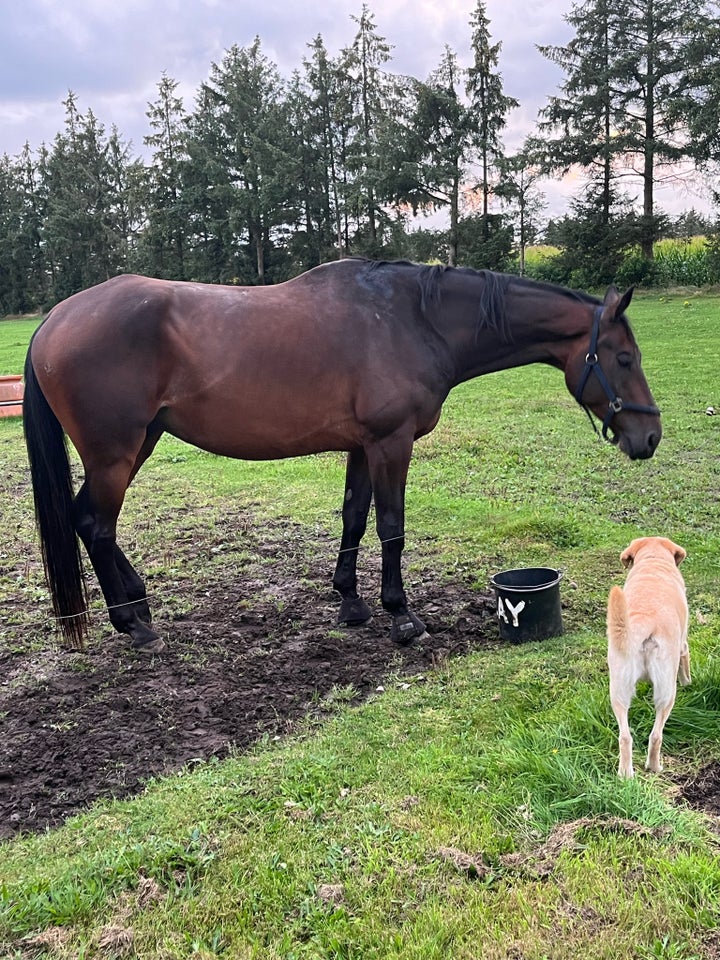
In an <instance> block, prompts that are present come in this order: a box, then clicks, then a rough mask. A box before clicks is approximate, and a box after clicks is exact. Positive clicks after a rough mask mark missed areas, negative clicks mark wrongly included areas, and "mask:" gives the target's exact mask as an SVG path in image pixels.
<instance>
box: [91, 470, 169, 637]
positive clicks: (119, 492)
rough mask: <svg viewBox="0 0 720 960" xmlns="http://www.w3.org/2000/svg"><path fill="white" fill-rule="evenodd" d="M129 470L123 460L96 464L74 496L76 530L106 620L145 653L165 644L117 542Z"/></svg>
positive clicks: (139, 583) (142, 587) (138, 578)
mask: <svg viewBox="0 0 720 960" xmlns="http://www.w3.org/2000/svg"><path fill="white" fill-rule="evenodd" d="M129 474H130V471H129V470H127V468H125V467H124V466H123V465H122V464H121V463H118V464H116V465H115V467H114V468H107V467H104V468H102V469H101V468H95V469H89V470H87V472H86V479H85V483H84V484H83V486H82V487H81V488H80V491H79V492H78V495H77V497H76V500H75V506H76V520H75V523H76V529H77V532H78V535H79V536H80V539H81V540H82V541H83V543H84V544H85V548H86V550H87V552H88V556H89V557H90V562H91V563H92V565H93V569H94V570H95V574H96V576H97V578H98V582H99V584H100V589H101V590H102V593H103V596H104V597H105V603H106V604H107V608H108V613H109V616H110V622H111V623H112V625H113V627H114V628H115V629H116V630H117V631H118V633H126V634H128V635H129V636H130V637H131V638H132V644H133V646H134V647H136V648H137V649H139V650H142V651H143V652H151V653H158V652H160V651H161V650H162V649H164V646H165V644H164V643H163V641H162V640H161V639H160V638H159V636H158V635H157V633H156V632H155V631H154V630H153V629H152V628H151V627H150V626H149V624H148V622H147V621H146V619H145V617H149V613H150V611H149V608H148V605H147V599H146V596H145V586H144V584H143V583H142V580H141V579H140V577H138V575H137V574H136V573H135V571H134V569H133V568H132V566H131V564H130V562H129V561H128V560H127V558H126V557H125V555H124V554H123V553H122V551H121V550H120V548H119V547H118V545H117V542H116V526H117V518H118V515H119V513H120V508H121V506H122V503H123V499H124V496H125V490H126V487H127V483H128V477H129Z"/></svg>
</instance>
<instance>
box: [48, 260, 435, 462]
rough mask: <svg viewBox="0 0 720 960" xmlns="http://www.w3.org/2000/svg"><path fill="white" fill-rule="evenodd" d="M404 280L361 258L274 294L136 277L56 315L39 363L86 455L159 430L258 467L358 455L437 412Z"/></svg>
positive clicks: (74, 300) (74, 301)
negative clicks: (260, 462) (121, 437)
mask: <svg viewBox="0 0 720 960" xmlns="http://www.w3.org/2000/svg"><path fill="white" fill-rule="evenodd" d="M391 280H392V278H391V277H390V276H389V275H388V274H387V273H386V274H383V273H382V272H381V271H375V272H373V271H372V270H371V269H370V268H369V267H368V266H367V265H365V264H362V263H359V262H354V261H344V262H340V263H336V264H332V265H326V266H323V267H319V268H316V269H315V270H312V271H309V272H308V273H306V274H303V275H301V276H300V277H298V278H295V279H294V280H290V281H288V282H287V283H284V284H278V285H276V286H272V287H234V286H220V285H207V284H196V283H184V282H177V281H165V280H156V279H150V278H146V277H139V276H131V275H125V276H122V277H117V278H115V279H113V280H109V281H107V282H106V283H103V284H100V285H98V286H96V287H92V288H90V289H88V290H86V291H83V292H82V293H79V294H76V295H75V296H73V297H71V298H69V299H68V300H66V301H64V302H63V303H61V304H59V305H58V306H57V307H55V308H54V309H53V310H52V311H51V313H50V314H49V316H48V318H47V320H46V322H45V324H44V325H43V326H42V327H41V328H40V330H39V331H38V334H37V337H36V342H35V343H34V344H33V346H32V360H33V365H34V368H35V370H36V373H37V375H38V380H39V381H40V384H41V387H42V389H43V391H44V392H45V394H46V396H47V397H48V400H49V402H50V404H51V406H53V408H54V409H55V412H56V415H57V416H58V417H59V418H60V420H61V422H63V425H64V426H65V427H66V430H67V431H68V433H69V434H70V436H71V438H72V439H73V441H74V442H75V443H76V446H77V445H78V443H77V441H78V439H79V441H80V443H83V441H86V440H87V433H88V430H89V432H90V435H91V438H92V442H94V443H97V442H99V436H100V434H101V432H102V431H104V432H105V433H107V434H111V435H114V434H117V433H118V431H119V430H120V429H121V428H124V427H125V426H126V425H133V426H134V425H135V424H142V425H143V429H144V427H145V426H146V425H147V424H148V423H150V422H151V421H156V423H157V424H158V425H159V426H160V427H161V428H162V429H164V430H168V431H169V432H171V433H173V434H175V435H176V436H179V437H181V438H182V439H185V440H187V441H188V442H190V443H193V444H195V445H197V446H200V447H203V448H204V449H208V450H211V451H213V452H217V453H222V454H225V455H229V456H237V457H244V458H248V459H260V458H274V457H282V456H295V455H299V454H304V453H312V452H317V451H319V450H329V449H350V448H351V447H354V446H359V445H361V444H362V443H363V440H364V437H365V435H366V432H367V430H375V431H380V432H382V431H385V430H387V431H392V430H393V429H395V428H396V426H397V424H398V423H400V422H403V421H404V420H406V419H407V418H408V417H409V416H411V415H412V416H418V417H419V419H421V420H422V421H423V422H422V423H419V425H418V427H417V429H418V431H424V430H425V429H426V421H427V422H429V418H430V419H431V418H432V417H433V416H435V414H436V409H437V404H436V403H435V400H434V399H433V398H428V397H427V390H426V388H424V387H420V386H419V385H418V384H419V382H420V380H422V381H423V382H424V383H426V382H427V376H424V377H420V376H419V375H418V374H419V372H420V371H421V368H425V367H428V366H432V364H433V362H434V360H433V358H432V357H431V356H430V355H429V354H428V351H427V349H426V348H425V347H424V345H423V343H422V341H421V339H419V338H418V337H417V336H416V335H415V330H414V327H413V323H414V315H413V304H412V296H411V295H409V294H408V293H407V292H406V291H405V290H404V289H398V287H397V284H394V283H393V282H391ZM419 394H422V396H420V395H419ZM418 411H421V412H420V413H419V414H418ZM90 422H92V425H91V426H90V427H88V426H87V424H88V423H90ZM85 445H86V446H87V442H86V443H85ZM81 455H82V451H81Z"/></svg>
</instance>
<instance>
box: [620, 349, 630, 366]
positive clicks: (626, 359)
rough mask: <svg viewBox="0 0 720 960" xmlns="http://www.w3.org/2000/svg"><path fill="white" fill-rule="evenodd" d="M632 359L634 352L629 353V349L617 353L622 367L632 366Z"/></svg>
mask: <svg viewBox="0 0 720 960" xmlns="http://www.w3.org/2000/svg"><path fill="white" fill-rule="evenodd" d="M632 359H633V358H632V354H631V353H628V352H627V350H623V351H622V353H619V354H618V355H617V361H618V363H619V364H620V366H621V367H631V366H632Z"/></svg>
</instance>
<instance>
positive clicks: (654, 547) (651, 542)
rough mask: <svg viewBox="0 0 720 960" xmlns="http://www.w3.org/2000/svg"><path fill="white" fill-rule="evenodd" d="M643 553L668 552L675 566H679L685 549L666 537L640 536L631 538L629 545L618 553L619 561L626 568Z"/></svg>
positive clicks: (659, 554)
mask: <svg viewBox="0 0 720 960" xmlns="http://www.w3.org/2000/svg"><path fill="white" fill-rule="evenodd" d="M641 553H644V554H645V555H646V556H655V557H657V556H662V554H663V553H669V554H670V556H671V557H672V558H673V560H674V561H675V566H677V567H679V566H680V564H681V563H682V562H683V560H684V559H685V557H686V556H687V553H686V551H685V550H684V549H683V548H682V547H679V546H678V545H677V543H673V542H672V540H668V538H667V537H640V538H639V539H637V540H633V542H632V543H631V544H630V546H628V547H626V548H625V549H624V550H623V552H622V553H621V554H620V561H621V563H622V565H623V566H624V567H627V568H628V569H629V568H630V567H632V565H633V564H634V563H635V561H636V558H637V557H638V556H639V555H640V554H641Z"/></svg>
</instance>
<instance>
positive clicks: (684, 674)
mask: <svg viewBox="0 0 720 960" xmlns="http://www.w3.org/2000/svg"><path fill="white" fill-rule="evenodd" d="M678 679H679V681H680V686H681V687H687V686H688V684H689V683H690V682H691V678H690V650H689V649H688V646H687V643H686V644H685V649H684V650H683V652H682V653H681V654H680V669H679V670H678Z"/></svg>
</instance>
